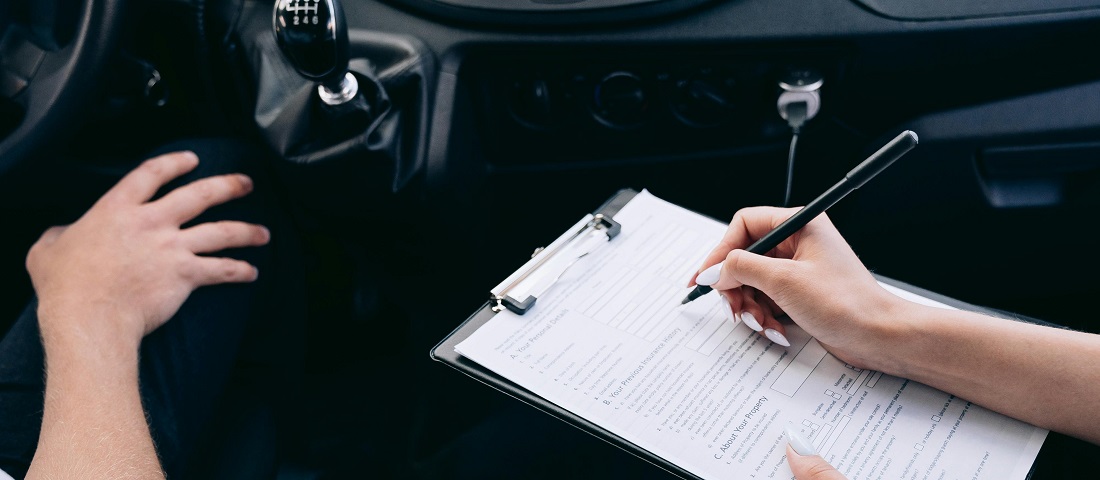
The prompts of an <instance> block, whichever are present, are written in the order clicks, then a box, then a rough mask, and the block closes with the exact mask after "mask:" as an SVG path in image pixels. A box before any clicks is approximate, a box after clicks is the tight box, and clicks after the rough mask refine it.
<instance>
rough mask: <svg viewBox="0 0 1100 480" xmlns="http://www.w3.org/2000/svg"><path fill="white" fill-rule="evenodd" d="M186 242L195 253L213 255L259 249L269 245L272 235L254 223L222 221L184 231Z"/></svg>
mask: <svg viewBox="0 0 1100 480" xmlns="http://www.w3.org/2000/svg"><path fill="white" fill-rule="evenodd" d="M183 235H184V238H185V240H184V242H185V243H186V244H187V246H188V247H189V248H190V249H191V251H192V252H193V253H212V252H218V251H221V250H225V249H227V248H239V247H258V246H261V245H265V244H267V242H268V241H269V240H270V239H271V233H269V232H268V231H267V229H266V228H264V227H263V226H260V225H255V224H252V223H245V222H236V221H228V220H227V221H220V222H210V223H203V224H201V225H195V226H194V227H191V228H188V229H186V230H184V231H183Z"/></svg>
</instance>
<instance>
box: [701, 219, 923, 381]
mask: <svg viewBox="0 0 1100 480" xmlns="http://www.w3.org/2000/svg"><path fill="white" fill-rule="evenodd" d="M795 211H796V209H793V208H774V207H753V208H746V209H742V210H740V211H738V212H737V214H736V215H734V217H733V221H732V222H731V223H730V226H729V228H728V229H727V230H726V233H725V236H724V237H723V238H722V240H721V241H720V242H719V243H718V245H717V246H716V247H715V248H714V250H713V251H711V253H710V254H709V255H707V257H706V259H705V260H704V261H703V265H702V266H701V267H700V268H699V272H698V273H696V275H695V276H694V277H692V279H691V282H690V283H691V284H696V283H697V284H700V285H710V286H711V287H712V288H714V289H715V290H717V291H719V292H720V293H721V294H722V295H723V296H724V297H725V298H726V299H727V300H728V301H729V304H730V308H731V309H732V310H733V314H734V317H735V318H738V319H740V320H741V321H742V322H744V323H745V324H746V325H748V326H749V327H750V328H752V329H753V330H756V331H758V332H761V334H763V335H765V336H766V337H767V338H769V339H771V340H772V341H774V342H776V343H779V344H781V345H784V346H789V343H788V342H787V339H786V336H785V329H784V327H783V324H782V323H780V322H779V320H777V317H780V316H782V315H783V314H784V313H785V314H786V315H787V316H788V317H790V319H791V320H793V321H794V322H795V323H797V324H798V325H799V326H800V327H802V328H803V329H804V330H806V331H807V332H808V333H809V334H810V335H813V336H814V337H815V338H817V340H818V341H819V342H821V343H822V345H824V346H825V347H826V348H827V349H828V350H829V351H830V352H831V353H832V354H833V355H836V356H837V357H838V358H840V359H841V360H844V361H845V362H847V363H848V364H851V365H853V366H856V367H860V368H873V369H878V370H885V371H887V372H889V371H892V370H893V369H892V368H885V369H884V367H886V365H884V364H885V363H887V362H890V358H891V356H890V355H889V345H890V341H891V340H893V339H896V338H900V337H898V335H900V334H901V333H900V332H901V329H902V328H904V323H903V322H900V321H899V320H900V319H899V318H897V317H898V316H897V315H895V314H894V313H893V312H895V311H896V310H897V309H898V307H899V306H900V305H903V304H904V303H905V302H904V301H903V300H901V299H900V298H898V297H897V296H895V295H893V294H891V293H889V292H887V291H886V290H885V289H884V288H882V286H880V285H879V284H878V282H877V281H876V280H875V278H874V276H872V275H871V273H870V272H869V271H868V270H867V268H866V267H864V266H863V263H862V262H860V260H859V258H858V257H856V255H855V253H854V252H853V251H852V249H851V247H850V246H848V243H847V242H846V241H845V240H844V238H843V237H842V236H841V235H840V232H839V231H837V229H836V227H834V226H833V224H832V222H830V221H829V218H828V217H827V216H826V215H824V214H822V215H820V216H818V217H817V218H815V219H814V220H813V221H811V222H810V223H809V224H807V225H806V226H805V227H803V228H802V229H801V230H799V231H798V232H796V233H795V234H794V235H792V236H791V237H790V238H788V239H786V240H784V241H783V242H782V243H780V244H779V245H778V246H777V247H776V248H775V249H774V250H773V251H771V252H769V253H768V255H767V256H762V255H756V254H752V253H749V252H746V251H745V250H743V249H744V248H747V247H748V246H749V245H751V244H752V243H753V242H755V241H756V240H757V239H759V238H760V237H762V236H764V235H765V234H767V233H768V232H770V231H771V230H772V229H774V228H775V227H776V226H778V225H779V224H780V223H783V221H785V220H786V219H787V218H789V217H790V216H791V215H793V214H794V212H795Z"/></svg>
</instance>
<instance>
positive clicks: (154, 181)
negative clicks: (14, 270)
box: [27, 152, 270, 478]
mask: <svg viewBox="0 0 1100 480" xmlns="http://www.w3.org/2000/svg"><path fill="white" fill-rule="evenodd" d="M197 165H198V158H196V157H195V155H194V154H193V153H190V152H183V153H173V154H168V155H163V156H160V157H157V158H154V159H152V160H149V161H146V162H145V163H143V164H142V165H141V166H140V167H138V168H136V169H135V170H134V171H132V172H130V173H129V174H128V175H126V176H125V177H123V179H122V180H121V181H119V182H118V184H117V185H115V186H114V187H113V188H111V190H109V191H108V192H107V193H106V194H104V195H103V197H101V198H100V199H99V201H98V202H96V204H95V205H93V206H92V208H91V209H89V210H88V212H87V213H85V214H84V216H82V217H80V219H79V220H77V221H76V222H75V223H73V224H72V225H69V226H65V227H53V228H51V229H49V230H47V231H46V233H44V234H43V235H42V238H40V239H39V240H38V242H37V243H35V244H34V246H33V247H31V251H30V253H29V254H28V255H27V270H28V271H29V272H30V274H31V280H32V282H33V283H34V289H35V293H36V294H37V295H38V325H39V328H40V329H41V333H42V342H43V345H44V347H45V351H46V392H45V399H44V400H45V401H44V408H43V413H42V431H41V434H40V435H39V438H38V449H37V450H36V451H35V455H34V459H33V460H32V462H31V466H30V471H29V472H28V473H27V478H163V477H164V473H163V472H162V470H161V466H160V462H159V460H158V458H157V453H156V448H155V447H154V445H153V440H152V436H151V435H150V433H149V426H148V424H147V423H146V421H145V412H144V411H143V410H142V404H141V393H140V391H139V389H138V376H139V367H138V349H139V347H140V345H141V339H142V338H143V337H144V336H145V335H146V334H148V333H149V332H152V331H153V330H155V329H156V328H157V327H159V326H161V325H163V324H164V322H166V321H168V319H169V318H171V317H172V315H174V314H175V313H176V311H177V310H178V309H179V308H180V306H182V305H183V302H184V301H185V300H187V297H188V296H190V295H191V292H192V291H193V290H195V289H196V288H198V287H200V286H203V285H212V284H217V283H227V282H251V281H253V280H255V279H256V275H257V272H256V269H255V268H254V267H253V266H252V265H249V264H248V263H246V262H242V261H239V260H233V259H228V258H216V257H207V256H203V255H202V254H206V253H213V252H217V251H220V250H224V249H227V248H235V247H248V246H259V245H263V244H265V243H267V242H268V239H269V237H270V234H269V233H268V231H267V229H265V228H264V227H261V226H259V225H252V224H248V223H243V222H233V221H224V222H213V223H204V224H200V225H196V226H193V227H189V228H186V229H181V225H183V224H184V223H187V222H189V221H191V220H193V219H194V218H195V217H197V216H199V214H201V213H202V212H204V211H205V210H206V209H208V208H210V207H212V206H214V205H218V204H220V203H224V202H227V201H229V200H232V199H234V198H238V197H241V196H243V195H245V194H247V193H248V192H250V191H252V181H251V180H250V179H249V178H248V177H246V176H244V175H224V176H219V177H210V178H204V179H202V180H197V181H195V182H193V183H191V184H188V185H186V186H183V187H180V188H177V189H175V190H173V191H171V192H169V193H168V194H166V195H164V196H163V197H162V198H160V199H158V200H156V201H150V200H151V199H152V198H153V196H155V195H156V193H157V191H158V190H160V188H161V187H163V186H164V185H165V184H167V183H168V182H169V181H171V180H172V179H174V178H177V177H179V176H180V175H183V174H185V173H187V172H189V171H191V170H193V169H194V168H195V167H196V166H197Z"/></svg>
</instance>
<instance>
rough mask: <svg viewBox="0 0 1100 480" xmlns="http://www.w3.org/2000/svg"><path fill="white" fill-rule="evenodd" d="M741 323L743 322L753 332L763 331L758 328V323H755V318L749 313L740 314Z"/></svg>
mask: <svg viewBox="0 0 1100 480" xmlns="http://www.w3.org/2000/svg"><path fill="white" fill-rule="evenodd" d="M741 321H742V322H745V325H748V327H749V328H751V329H752V330H753V331H754V332H759V331H761V330H763V329H764V327H761V326H760V322H758V321H756V317H754V316H753V315H752V314H751V313H749V312H741Z"/></svg>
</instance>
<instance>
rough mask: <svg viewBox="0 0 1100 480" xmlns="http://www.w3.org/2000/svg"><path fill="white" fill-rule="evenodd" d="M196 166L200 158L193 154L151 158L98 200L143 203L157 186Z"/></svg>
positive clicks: (153, 192) (178, 153)
mask: <svg viewBox="0 0 1100 480" xmlns="http://www.w3.org/2000/svg"><path fill="white" fill-rule="evenodd" d="M198 164H199V157H198V156H196V155H195V154H194V153H193V152H175V153H169V154H165V155H161V156H159V157H155V158H151V159H149V160H146V161H145V162H144V163H142V164H141V165H140V166H138V167H137V168H135V169H134V170H133V171H131V172H130V173H128V174H126V176H124V177H122V180H119V182H118V183H117V184H115V186H114V187H112V188H111V189H110V190H109V191H108V192H107V193H106V194H104V195H103V198H102V199H101V200H100V201H101V202H116V201H117V202H124V203H131V204H141V203H145V202H147V201H149V199H150V198H153V195H155V194H156V193H157V190H159V189H160V187H163V186H164V185H165V184H167V183H168V182H170V181H172V180H173V179H175V178H176V177H179V176H180V175H183V174H185V173H187V172H190V171H191V170H194V169H195V167H196V166H198Z"/></svg>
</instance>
